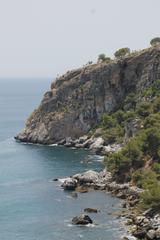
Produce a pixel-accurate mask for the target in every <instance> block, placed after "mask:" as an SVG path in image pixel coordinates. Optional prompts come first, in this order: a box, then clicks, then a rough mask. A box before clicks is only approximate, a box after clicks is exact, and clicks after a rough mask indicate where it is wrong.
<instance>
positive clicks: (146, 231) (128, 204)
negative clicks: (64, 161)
mask: <svg viewBox="0 0 160 240" xmlns="http://www.w3.org/2000/svg"><path fill="white" fill-rule="evenodd" d="M58 145H63V146H65V147H72V148H73V147H74V148H86V149H89V150H91V151H93V152H94V153H95V154H98V155H105V154H108V153H110V152H116V151H119V150H120V149H121V147H122V145H116V144H114V145H111V146H105V145H104V141H103V139H102V138H101V137H98V138H94V137H93V136H92V137H91V138H89V137H88V136H82V137H80V138H79V139H76V140H74V141H73V140H72V139H71V138H67V139H64V140H63V141H61V142H59V143H58ZM56 180H58V179H56ZM61 186H62V188H63V189H64V190H66V191H72V194H73V196H76V197H77V192H80V193H86V192H88V191H90V190H99V191H105V192H109V193H111V194H112V195H113V196H115V197H117V198H120V199H123V203H122V211H121V213H119V214H118V216H117V217H124V218H125V224H126V226H127V228H128V232H129V234H130V235H131V236H132V239H133V237H134V238H135V239H146V240H154V239H156V240H158V239H160V214H156V213H154V212H153V211H152V209H149V210H148V211H146V212H143V213H139V212H137V211H136V208H135V206H136V204H138V203H139V197H140V194H141V193H142V192H143V189H140V188H138V187H136V186H133V185H132V184H131V183H125V184H118V183H116V182H115V181H114V180H113V179H112V175H111V173H110V172H108V171H107V170H106V169H104V170H103V171H101V172H96V171H93V170H89V171H87V172H84V173H78V174H76V175H74V176H71V177H68V178H66V179H65V181H64V182H63V183H62V185H61ZM86 216H87V217H86ZM83 217H84V218H86V219H88V217H89V216H88V215H85V214H82V215H80V216H79V218H80V222H81V221H82V218H83ZM79 218H78V217H77V218H76V219H79ZM77 221H78V220H77ZM74 222H75V221H74ZM82 222H85V220H84V221H82ZM77 224H79V223H77ZM86 224H87V223H86ZM123 239H124V240H127V239H130V238H129V237H123Z"/></svg>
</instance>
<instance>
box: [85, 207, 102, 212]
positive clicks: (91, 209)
mask: <svg viewBox="0 0 160 240" xmlns="http://www.w3.org/2000/svg"><path fill="white" fill-rule="evenodd" d="M84 212H88V213H98V212H99V210H98V209H97V208H85V209H84Z"/></svg>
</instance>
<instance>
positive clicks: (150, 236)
mask: <svg viewBox="0 0 160 240" xmlns="http://www.w3.org/2000/svg"><path fill="white" fill-rule="evenodd" d="M146 236H147V239H149V240H153V239H155V237H156V231H155V230H153V229H151V230H149V231H148V232H147V234H146Z"/></svg>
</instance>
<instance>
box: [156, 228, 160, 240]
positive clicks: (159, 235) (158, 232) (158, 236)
mask: <svg viewBox="0 0 160 240" xmlns="http://www.w3.org/2000/svg"><path fill="white" fill-rule="evenodd" d="M156 238H157V239H160V227H159V228H158V229H157V230H156Z"/></svg>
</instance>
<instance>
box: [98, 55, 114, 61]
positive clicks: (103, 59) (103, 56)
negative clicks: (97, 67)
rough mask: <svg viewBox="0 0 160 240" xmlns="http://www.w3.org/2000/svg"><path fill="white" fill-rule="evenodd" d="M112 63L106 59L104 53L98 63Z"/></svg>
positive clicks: (109, 59)
mask: <svg viewBox="0 0 160 240" xmlns="http://www.w3.org/2000/svg"><path fill="white" fill-rule="evenodd" d="M110 61H111V58H109V57H106V55H105V54H104V53H101V54H100V55H99V56H98V62H100V63H103V62H106V63H109V62H110Z"/></svg>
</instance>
